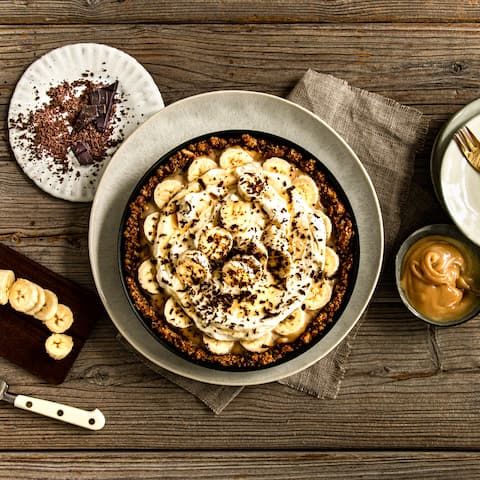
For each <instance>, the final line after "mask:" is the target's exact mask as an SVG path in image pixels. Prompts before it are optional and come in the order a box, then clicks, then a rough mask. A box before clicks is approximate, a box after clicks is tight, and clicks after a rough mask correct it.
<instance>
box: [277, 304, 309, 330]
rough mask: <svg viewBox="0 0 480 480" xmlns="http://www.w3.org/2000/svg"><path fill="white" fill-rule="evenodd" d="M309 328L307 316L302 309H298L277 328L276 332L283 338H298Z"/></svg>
mask: <svg viewBox="0 0 480 480" xmlns="http://www.w3.org/2000/svg"><path fill="white" fill-rule="evenodd" d="M306 326H307V315H306V313H305V312H304V311H303V310H302V309H301V308H297V309H296V310H295V311H294V312H293V313H291V314H290V315H289V316H288V317H287V318H285V319H284V320H282V321H281V322H280V323H279V324H278V325H277V326H276V327H275V328H274V330H273V331H274V332H275V333H278V335H282V336H290V335H291V336H295V337H298V336H299V335H300V334H301V333H302V332H303V331H304V330H305V327H306Z"/></svg>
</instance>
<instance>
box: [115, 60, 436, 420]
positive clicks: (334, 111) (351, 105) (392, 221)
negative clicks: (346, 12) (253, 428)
mask: <svg viewBox="0 0 480 480" xmlns="http://www.w3.org/2000/svg"><path fill="white" fill-rule="evenodd" d="M288 99H289V100H291V101H293V102H295V103H298V104H299V105H301V106H303V107H305V108H307V109H309V110H311V111H312V112H313V113H315V114H316V115H318V116H319V117H320V118H321V119H322V120H324V121H325V122H326V123H327V124H329V125H330V126H331V127H333V128H334V129H335V130H336V131H337V132H338V133H339V134H340V135H341V136H342V137H343V138H344V139H345V140H346V141H347V143H348V144H349V145H350V146H351V147H352V148H353V150H354V151H355V152H356V154H357V155H358V157H359V158H360V160H361V162H362V163H363V165H364V166H365V168H366V169H367V171H368V173H369V175H370V177H371V179H372V182H373V184H374V186H375V190H376V192H377V195H378V199H379V201H380V206H381V209H382V215H383V219H384V227H385V247H386V256H388V255H389V253H390V252H391V250H392V246H393V245H394V243H395V240H396V237H397V235H398V232H399V229H400V225H401V221H402V219H401V212H402V210H403V209H404V207H405V204H406V201H407V198H408V192H409V187H410V182H411V178H412V175H413V168H414V160H415V153H416V152H417V151H418V150H419V149H421V147H422V146H423V142H424V139H425V135H426V132H427V129H428V123H427V121H426V119H425V118H424V117H423V115H422V113H421V112H419V111H418V110H415V109H413V108H410V107H406V106H404V105H401V104H399V103H397V102H395V101H394V100H392V99H389V98H385V97H382V96H380V95H377V94H374V93H370V92H367V91H365V90H360V89H358V88H354V87H352V86H350V85H349V84H348V83H347V82H345V81H343V80H340V79H338V78H335V77H333V76H331V75H324V74H321V73H317V72H314V71H313V70H309V71H307V72H306V74H305V75H304V76H303V77H302V78H301V79H300V81H299V82H298V84H297V85H296V86H295V87H294V89H293V90H292V92H291V93H290V95H289V96H288ZM365 319H368V310H367V312H366V313H365V314H364V315H363V317H362V318H361V319H360V320H359V322H358V323H357V325H356V327H355V328H354V329H353V330H352V332H351V333H350V334H349V335H348V336H347V338H346V339H345V340H344V341H343V342H342V343H341V344H340V345H339V346H338V347H337V348H336V349H335V350H333V351H332V352H331V353H330V354H329V355H327V356H326V357H324V358H323V359H321V360H320V361H318V362H317V363H316V364H315V365H313V366H311V367H310V368H308V369H306V370H304V371H303V372H300V373H298V374H295V375H293V376H291V377H288V378H286V379H284V380H281V381H280V383H282V384H285V385H288V386H290V387H292V388H295V389H297V390H301V391H303V392H305V393H308V394H310V395H313V396H316V397H318V398H335V397H336V396H337V393H338V390H339V387H340V383H341V381H342V379H343V377H344V375H345V368H346V363H347V359H348V356H349V354H350V350H351V348H352V343H353V341H354V339H355V336H356V333H357V331H358V329H359V328H360V325H361V323H362V322H363V321H365ZM121 341H122V343H123V344H124V345H126V346H127V347H128V344H127V342H126V341H125V340H123V339H121ZM142 360H143V361H145V360H144V359H142ZM146 363H147V365H149V366H150V367H151V368H153V369H154V370H155V371H157V372H158V373H160V374H161V375H162V376H164V377H165V378H167V379H168V380H170V381H171V382H173V383H175V384H177V385H179V386H180V387H182V388H184V389H185V390H187V391H189V392H190V393H192V394H193V395H195V396H196V397H198V398H199V399H200V400H201V401H202V402H204V403H205V404H206V405H207V406H208V407H209V408H211V409H212V410H213V411H214V412H215V413H220V412H221V411H222V410H223V409H224V408H225V407H226V406H227V405H228V404H229V403H230V402H231V401H232V400H233V399H234V398H235V397H236V396H237V395H238V394H239V393H240V392H241V390H242V388H243V387H224V386H216V385H208V384H204V383H202V382H197V381H195V380H190V379H187V378H184V377H180V376H178V375H175V374H172V373H170V372H167V371H165V370H163V369H161V368H159V367H157V366H156V365H152V364H150V363H149V362H146ZM251 388H253V387H251Z"/></svg>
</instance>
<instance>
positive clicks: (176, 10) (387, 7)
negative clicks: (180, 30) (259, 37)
mask: <svg viewBox="0 0 480 480" xmlns="http://www.w3.org/2000/svg"><path fill="white" fill-rule="evenodd" d="M479 19H480V11H479V8H478V2H477V1H476V0H470V1H466V2H456V1H454V0H436V1H435V2H432V1H428V2H411V1H408V0H393V1H388V0H360V1H357V0H334V1H332V0H320V1H315V0H304V1H302V2H296V1H285V0H269V1H268V2H261V1H256V0H223V1H222V0H205V1H202V2H199V1H195V0H167V1H158V0H155V1H150V0H135V1H133V0H67V1H59V0H56V1H49V0H16V1H15V0H8V1H2V23H5V24H20V23H23V24H28V23H29V24H32V23H40V24H51V23H65V24H68V23H297V22H308V23H310V22H312V23H313V22H316V23H317V22H336V23H342V22H365V21H368V22H458V21H461V22H475V21H478V20H479Z"/></svg>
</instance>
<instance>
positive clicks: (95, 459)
mask: <svg viewBox="0 0 480 480" xmlns="http://www.w3.org/2000/svg"><path fill="white" fill-rule="evenodd" d="M479 474H480V462H479V460H478V455H477V454H475V453H469V452H452V453H433V452H425V453H417V452H409V451H405V452H385V453H383V452H345V453H343V452H341V453H337V452H328V453H320V452H319V453H317V452H301V451H300V452H261V453H250V452H237V451H233V452H218V451H214V452H182V453H172V452H149V453H137V452H129V453H128V455H125V454H123V453H96V452H87V454H77V453H66V454H54V453H42V454H35V453H29V454H23V453H15V454H0V479H2V480H3V479H11V478H23V479H25V480H27V479H32V480H42V479H45V480H47V479H48V480H51V479H52V477H53V476H54V477H55V478H56V479H58V480H67V479H68V480H76V479H78V480H80V479H90V478H97V479H99V480H108V479H111V480H123V479H132V478H148V479H167V478H168V479H180V480H183V479H185V478H195V479H197V480H208V479H218V478H242V479H249V478H252V479H253V478H254V479H258V478H262V479H266V480H267V479H275V480H291V479H292V478H295V479H298V480H301V479H306V480H311V479H312V478H315V479H331V478H345V479H352V480H353V479H362V480H370V479H378V478H384V477H390V476H391V477H392V478H395V479H398V480H402V479H403V480H411V479H412V478H422V479H425V480H441V479H447V478H453V477H455V478H461V479H462V480H469V479H476V478H478V476H479Z"/></svg>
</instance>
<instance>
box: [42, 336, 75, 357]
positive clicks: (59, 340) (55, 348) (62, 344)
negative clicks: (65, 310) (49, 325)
mask: <svg viewBox="0 0 480 480" xmlns="http://www.w3.org/2000/svg"><path fill="white" fill-rule="evenodd" d="M72 348H73V338H72V337H70V336H69V335H65V334H63V333H52V335H50V336H49V337H48V338H47V340H46V341H45V350H46V351H47V353H48V354H49V355H50V356H51V357H52V358H53V359H54V360H63V359H64V358H65V357H66V356H67V355H68V354H69V353H70V352H71V351H72Z"/></svg>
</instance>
